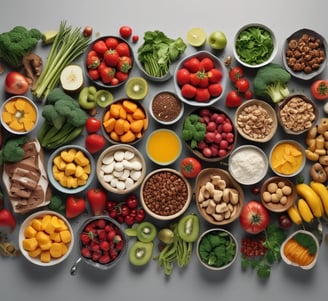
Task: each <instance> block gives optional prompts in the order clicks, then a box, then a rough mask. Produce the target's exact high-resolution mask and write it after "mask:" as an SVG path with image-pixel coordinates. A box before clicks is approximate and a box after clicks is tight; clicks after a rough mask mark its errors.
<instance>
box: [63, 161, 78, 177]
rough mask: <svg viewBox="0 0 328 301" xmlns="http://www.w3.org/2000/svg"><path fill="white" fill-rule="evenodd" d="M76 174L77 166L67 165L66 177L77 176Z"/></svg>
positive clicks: (71, 163)
mask: <svg viewBox="0 0 328 301" xmlns="http://www.w3.org/2000/svg"><path fill="white" fill-rule="evenodd" d="M75 172H76V165H75V164H74V163H73V162H70V163H68V164H66V166H65V175H66V176H71V175H75Z"/></svg>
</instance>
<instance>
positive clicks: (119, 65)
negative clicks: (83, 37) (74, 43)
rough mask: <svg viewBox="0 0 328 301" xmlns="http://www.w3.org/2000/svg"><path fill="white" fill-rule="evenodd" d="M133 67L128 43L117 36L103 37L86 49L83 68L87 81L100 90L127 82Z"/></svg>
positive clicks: (131, 52)
mask: <svg viewBox="0 0 328 301" xmlns="http://www.w3.org/2000/svg"><path fill="white" fill-rule="evenodd" d="M133 65H134V56H133V51H132V48H131V46H130V45H129V43H128V42H127V41H126V40H124V39H122V38H120V37H117V36H103V37H99V38H98V39H96V40H94V41H93V42H92V43H91V44H90V45H89V46H88V48H87V50H86V55H85V61H84V67H85V71H86V74H87V77H88V78H89V80H90V81H91V82H92V83H94V84H96V85H97V86H100V87H102V88H116V87H119V86H121V85H123V84H124V83H126V82H127V80H128V78H129V76H130V73H131V70H132V68H133Z"/></svg>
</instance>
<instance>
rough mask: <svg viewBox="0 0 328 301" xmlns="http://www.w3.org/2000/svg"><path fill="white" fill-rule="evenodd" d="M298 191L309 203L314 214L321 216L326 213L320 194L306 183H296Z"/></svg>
mask: <svg viewBox="0 0 328 301" xmlns="http://www.w3.org/2000/svg"><path fill="white" fill-rule="evenodd" d="M296 191H297V193H298V194H299V196H300V197H301V198H303V199H304V200H305V201H306V202H307V203H308V205H309V207H310V209H311V211H312V213H313V215H314V216H315V217H317V218H321V217H322V216H323V214H324V209H323V205H322V202H321V199H320V197H319V195H318V194H317V193H316V192H315V191H314V190H313V189H312V188H311V187H310V186H309V185H308V184H305V183H300V184H296Z"/></svg>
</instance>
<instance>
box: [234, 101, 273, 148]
mask: <svg viewBox="0 0 328 301" xmlns="http://www.w3.org/2000/svg"><path fill="white" fill-rule="evenodd" d="M235 126H236V129H237V131H238V133H239V134H240V135H241V136H242V137H243V138H245V139H247V140H250V141H254V142H261V143H264V142H268V141H270V140H271V139H272V137H273V136H274V134H275V133H276V131H277V128H278V121H277V115H276V112H275V110H274V109H273V108H272V106H271V105H270V104H268V103H267V102H265V101H262V100H258V99H251V100H248V101H247V102H244V103H243V104H241V105H240V106H239V107H238V108H237V110H236V113H235Z"/></svg>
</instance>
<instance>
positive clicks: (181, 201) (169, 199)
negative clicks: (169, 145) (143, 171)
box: [140, 168, 192, 220]
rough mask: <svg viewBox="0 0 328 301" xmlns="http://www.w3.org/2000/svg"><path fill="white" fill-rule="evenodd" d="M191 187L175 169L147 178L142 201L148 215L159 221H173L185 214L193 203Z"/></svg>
mask: <svg viewBox="0 0 328 301" xmlns="http://www.w3.org/2000/svg"><path fill="white" fill-rule="evenodd" d="M191 195H192V191H191V186H190V184H189V182H188V181H187V180H186V179H185V178H184V177H183V176H182V174H181V173H180V172H178V171H176V170H174V169H170V168H162V169H157V170H154V171H153V172H151V173H150V174H148V175H147V176H146V178H145V179H144V181H143V183H142V184H141V188H140V200H141V203H142V206H143V207H144V209H145V211H146V212H147V214H149V215H150V216H152V217H154V218H156V219H158V220H171V219H174V218H176V217H178V216H180V215H181V214H183V213H184V212H185V211H186V210H187V208H188V206H189V204H190V201H191Z"/></svg>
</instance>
